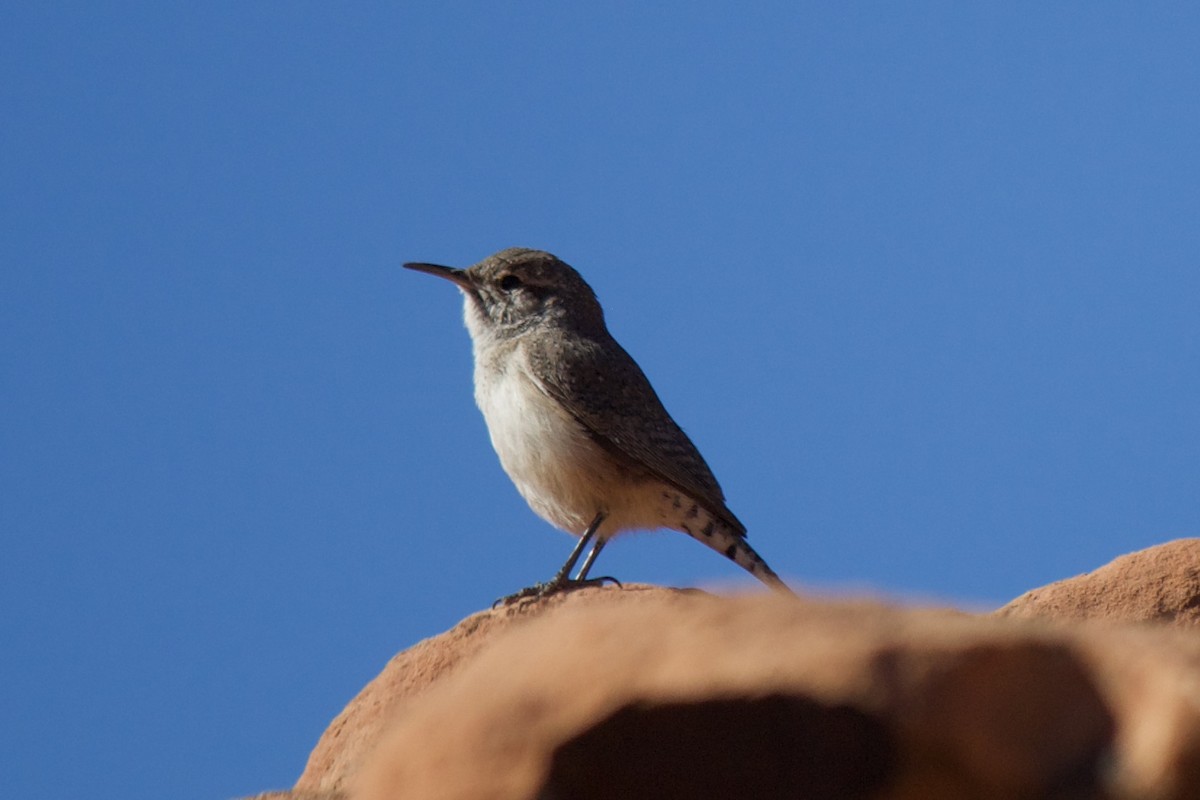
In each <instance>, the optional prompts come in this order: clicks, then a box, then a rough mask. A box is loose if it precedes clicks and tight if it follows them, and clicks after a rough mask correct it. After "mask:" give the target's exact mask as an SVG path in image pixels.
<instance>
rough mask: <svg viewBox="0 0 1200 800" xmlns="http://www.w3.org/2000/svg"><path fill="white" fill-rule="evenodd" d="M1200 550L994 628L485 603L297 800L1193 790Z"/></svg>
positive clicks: (650, 591) (340, 738) (861, 617)
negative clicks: (493, 607) (486, 608)
mask: <svg viewBox="0 0 1200 800" xmlns="http://www.w3.org/2000/svg"><path fill="white" fill-rule="evenodd" d="M1198 552H1200V548H1198V543H1197V541H1195V540H1189V541H1180V542H1172V543H1170V544H1167V545H1163V546H1162V547H1159V548H1153V549H1151V550H1147V551H1142V552H1140V553H1134V554H1132V555H1130V556H1126V557H1123V558H1121V559H1118V560H1116V561H1114V562H1113V563H1112V564H1110V565H1108V566H1106V567H1104V568H1102V569H1099V570H1097V571H1095V572H1093V573H1090V574H1088V575H1085V576H1081V577H1079V578H1074V579H1071V580H1068V581H1062V582H1060V583H1056V584H1053V585H1052V586H1049V587H1046V588H1045V589H1042V590H1037V591H1035V592H1030V593H1028V594H1026V595H1023V596H1022V597H1021V598H1018V599H1017V600H1015V601H1013V602H1012V603H1010V604H1009V605H1008V606H1006V607H1005V608H1004V609H1002V610H1000V611H999V612H996V613H995V614H993V615H986V616H982V617H976V616H971V615H967V614H962V613H958V612H953V611H937V610H911V609H907V610H906V609H899V608H893V607H888V606H886V605H883V604H880V603H874V602H871V603H868V602H863V603H831V602H816V601H811V600H798V599H789V598H783V597H777V596H774V595H756V596H747V597H733V598H727V597H726V598H722V597H714V596H710V595H706V594H703V593H699V592H683V591H676V590H668V589H658V588H653V587H628V588H626V589H624V590H620V589H615V588H605V589H589V590H584V591H580V592H575V593H572V594H569V595H565V596H560V597H556V598H552V599H551V600H549V601H544V602H541V603H528V604H523V605H520V606H516V607H511V608H506V609H498V610H494V611H485V612H482V613H480V614H476V615H474V616H472V617H470V618H468V619H467V620H465V621H464V622H462V623H461V624H459V625H458V626H456V627H455V628H453V629H452V630H450V631H448V632H447V633H445V634H442V635H440V636H437V637H434V638H432V639H429V640H426V641H424V642H421V643H420V644H418V645H416V646H414V647H413V648H410V649H409V650H407V651H405V652H404V653H401V654H400V655H398V656H396V658H394V659H393V660H392V661H391V662H390V663H389V664H388V666H387V667H386V668H385V670H384V671H383V673H382V674H381V675H380V676H379V677H378V678H377V679H376V680H375V681H373V682H372V683H371V684H370V685H368V686H367V687H366V688H365V689H364V690H363V691H362V692H361V693H360V694H359V696H358V697H357V698H355V699H354V701H352V702H351V703H350V705H349V706H347V708H346V710H345V711H344V712H343V713H342V714H341V715H339V717H338V718H337V719H336V720H335V721H334V723H333V724H332V725H331V726H330V728H329V730H328V731H327V732H326V733H325V735H324V736H323V737H322V739H321V742H320V743H319V744H318V746H317V748H316V750H315V751H314V752H313V754H312V757H311V758H310V761H309V765H308V768H307V769H306V770H305V773H304V775H303V776H302V778H301V779H300V781H299V782H298V783H297V785H296V789H295V790H293V794H292V795H291V797H292V798H294V800H299V798H305V799H306V800H307V798H312V799H313V800H325V799H326V798H337V797H351V798H354V800H359V799H360V798H361V800H381V799H382V798H424V797H439V798H442V797H445V798H451V797H462V798H468V797H469V798H534V797H544V798H555V797H558V798H575V797H579V798H588V797H622V798H638V797H693V798H703V797H722V798H728V797H767V798H769V797H797V796H803V797H815V798H820V797H830V798H833V797H837V798H853V797H873V798H905V799H907V798H913V799H914V800H915V799H916V798H930V799H931V800H936V799H937V798H973V797H979V798H1008V797H1047V798H1090V797H1095V798H1113V800H1119V799H1120V798H1155V799H1156V800H1161V799H1165V798H1194V797H1200V630H1197V629H1196V628H1195V627H1194V626H1195V624H1196V623H1197V617H1196V615H1195V609H1196V606H1197V602H1198V598H1200V586H1197V583H1196V573H1197V553H1198ZM1189 587H1191V588H1189ZM1026 617H1034V619H1027V618H1026ZM1056 618H1057V619H1056ZM1081 620H1082V621H1081ZM1126 620H1130V621H1133V622H1135V623H1139V624H1121V623H1122V622H1124V621H1126ZM1148 620H1149V621H1158V622H1165V623H1168V624H1145V622H1146V621H1148Z"/></svg>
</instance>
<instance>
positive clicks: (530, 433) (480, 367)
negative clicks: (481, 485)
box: [475, 348, 619, 535]
mask: <svg viewBox="0 0 1200 800" xmlns="http://www.w3.org/2000/svg"><path fill="white" fill-rule="evenodd" d="M479 355H481V354H477V358H476V365H475V402H476V403H477V404H478V405H479V409H480V410H481V411H482V412H483V417H484V419H485V420H486V421H487V426H488V433H489V434H490V435H491V439H492V447H494V448H495V449H496V454H497V455H499V456H500V463H501V465H502V466H503V467H504V471H505V472H507V473H508V476H509V478H511V479H512V481H513V483H515V484H516V486H517V490H518V491H519V492H520V493H521V496H522V497H524V498H525V501H526V502H527V503H529V505H530V507H531V508H533V510H534V511H535V512H537V514H538V515H540V516H541V517H542V518H543V519H545V520H546V521H547V522H549V523H551V524H552V525H555V526H557V527H559V528H562V529H563V530H565V531H568V532H570V533H574V534H577V535H578V534H580V533H582V532H583V530H584V528H586V527H587V525H588V523H589V522H591V521H592V518H593V517H595V515H596V513H597V512H598V511H601V510H607V503H608V500H609V498H610V496H611V494H612V490H613V489H614V488H616V487H614V486H613V483H614V480H615V478H616V476H615V475H614V474H613V468H612V464H611V461H610V459H609V456H608V454H607V453H605V452H604V451H603V450H601V449H600V448H599V447H598V446H597V445H596V444H595V443H594V442H592V440H591V438H590V437H589V436H588V434H587V432H586V431H585V430H584V428H583V427H582V426H581V425H580V424H579V423H578V422H576V421H575V419H574V418H573V417H571V416H570V415H569V414H568V413H567V412H566V411H565V410H564V409H563V408H562V407H561V406H559V405H558V403H557V402H556V401H554V400H553V399H551V398H550V397H548V396H547V395H546V394H545V393H544V392H542V390H541V389H539V388H538V385H537V383H536V382H535V380H536V379H535V378H533V376H532V375H531V374H530V373H529V371H528V369H527V368H526V367H525V363H524V359H523V358H522V357H521V353H520V349H519V348H516V349H515V350H514V351H512V352H511V353H510V354H509V357H508V358H503V359H495V360H489V359H487V358H482V359H481V358H479V357H478V356H479ZM618 491H619V490H618Z"/></svg>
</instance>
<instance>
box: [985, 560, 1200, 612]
mask: <svg viewBox="0 0 1200 800" xmlns="http://www.w3.org/2000/svg"><path fill="white" fill-rule="evenodd" d="M996 613H997V614H999V615H1001V616H1012V617H1050V618H1054V619H1066V620H1079V619H1104V620H1110V621H1116V620H1119V621H1123V622H1165V623H1170V624H1172V625H1177V626H1182V627H1194V626H1197V625H1200V539H1179V540H1176V541H1174V542H1168V543H1167V544H1163V545H1159V546H1158V547H1151V548H1149V549H1147V550H1139V551H1138V552H1136V553H1130V554H1129V555H1125V556H1121V557H1120V558H1118V559H1116V560H1114V561H1112V562H1111V563H1109V564H1106V565H1104V566H1103V567H1101V568H1100V569H1098V570H1096V571H1095V572H1089V573H1087V574H1086V575H1080V576H1078V577H1075V578H1068V579H1067V580H1063V581H1058V582H1057V583H1052V584H1050V585H1049V586H1043V587H1042V588H1040V589H1034V590H1032V591H1029V592H1026V593H1025V594H1023V595H1021V596H1020V597H1018V598H1017V599H1016V600H1013V601H1012V602H1011V603H1009V604H1008V605H1006V606H1004V607H1003V608H1001V609H1000V610H999V611H997V612H996Z"/></svg>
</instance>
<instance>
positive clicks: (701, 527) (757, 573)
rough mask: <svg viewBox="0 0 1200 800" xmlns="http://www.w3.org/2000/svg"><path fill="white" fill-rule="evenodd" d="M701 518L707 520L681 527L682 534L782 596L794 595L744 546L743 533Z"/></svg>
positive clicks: (726, 525) (754, 553)
mask: <svg viewBox="0 0 1200 800" xmlns="http://www.w3.org/2000/svg"><path fill="white" fill-rule="evenodd" d="M703 516H705V517H707V519H704V518H703V517H702V518H701V519H699V520H696V522H695V523H691V524H684V525H681V526H680V527H681V528H682V530H683V532H684V533H686V534H688V535H689V536H691V537H692V538H693V539H696V540H697V541H699V542H701V543H703V544H705V545H707V546H709V547H711V548H712V549H713V550H716V551H717V552H718V553H720V554H721V555H723V556H725V557H726V558H728V559H729V560H730V561H732V562H733V563H735V564H737V565H738V566H739V567H741V568H742V569H744V570H746V571H747V572H749V573H750V574H751V575H753V576H754V577H756V578H758V579H759V580H760V581H762V582H763V583H765V584H766V585H767V586H769V587H771V588H772V589H774V590H776V591H779V592H784V593H785V594H791V595H794V594H795V592H793V591H792V590H791V589H790V588H789V587H788V585H787V584H786V583H784V582H783V579H782V578H780V577H779V576H778V575H776V574H775V570H773V569H771V568H770V567H769V566H767V562H766V561H764V560H763V557H762V556H760V555H759V554H758V553H756V552H755V551H754V548H753V547H751V546H750V545H749V543H747V541H746V534H745V533H743V532H741V531H739V530H736V529H735V528H733V527H731V526H730V525H729V524H728V523H726V522H723V521H721V520H719V519H717V518H716V517H714V516H712V515H711V514H708V513H707V512H705V513H704V514H703ZM689 522H690V521H689Z"/></svg>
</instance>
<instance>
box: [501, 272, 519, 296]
mask: <svg viewBox="0 0 1200 800" xmlns="http://www.w3.org/2000/svg"><path fill="white" fill-rule="evenodd" d="M520 285H521V279H520V278H518V277H517V276H516V275H513V274H512V273H509V274H508V275H505V276H504V277H503V278H501V279H500V288H501V289H503V290H504V291H506V292H511V291H512V290H513V289H516V288H517V287H519V286H520Z"/></svg>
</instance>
